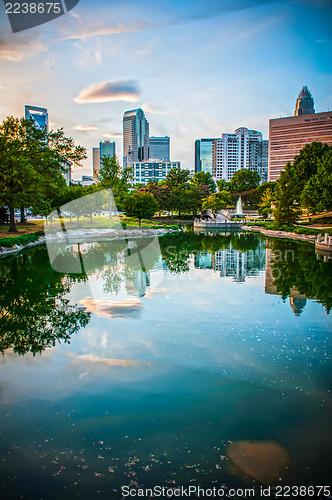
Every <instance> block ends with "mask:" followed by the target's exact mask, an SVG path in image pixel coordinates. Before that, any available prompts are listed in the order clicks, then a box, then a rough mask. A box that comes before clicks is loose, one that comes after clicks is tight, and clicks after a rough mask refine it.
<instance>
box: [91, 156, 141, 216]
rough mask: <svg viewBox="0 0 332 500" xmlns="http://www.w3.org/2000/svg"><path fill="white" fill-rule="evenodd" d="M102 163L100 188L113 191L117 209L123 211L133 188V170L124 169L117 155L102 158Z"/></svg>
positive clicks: (129, 168)
mask: <svg viewBox="0 0 332 500" xmlns="http://www.w3.org/2000/svg"><path fill="white" fill-rule="evenodd" d="M100 163H101V167H100V171H99V182H98V188H99V189H111V190H112V194H113V197H114V200H115V202H116V205H117V207H118V208H119V209H122V208H123V204H124V201H125V198H126V196H127V194H128V192H129V189H130V187H131V182H132V178H133V168H132V167H127V168H124V169H122V168H121V166H120V164H119V161H118V159H117V157H116V156H115V155H114V156H112V157H111V156H102V158H101V161H100ZM113 208H114V207H113ZM111 209H112V207H111ZM110 217H111V213H110Z"/></svg>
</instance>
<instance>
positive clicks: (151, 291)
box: [144, 288, 167, 299]
mask: <svg viewBox="0 0 332 500" xmlns="http://www.w3.org/2000/svg"><path fill="white" fill-rule="evenodd" d="M166 292H167V288H148V289H147V291H146V293H145V296H144V297H145V298H146V299H153V297H154V296H155V295H164V294H165V293H166Z"/></svg>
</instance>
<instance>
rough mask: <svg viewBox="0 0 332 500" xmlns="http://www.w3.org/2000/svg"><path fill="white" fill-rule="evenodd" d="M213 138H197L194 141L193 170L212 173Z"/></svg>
mask: <svg viewBox="0 0 332 500" xmlns="http://www.w3.org/2000/svg"><path fill="white" fill-rule="evenodd" d="M214 141H215V139H197V141H195V172H201V171H203V172H209V173H210V174H212V151H213V142H214Z"/></svg>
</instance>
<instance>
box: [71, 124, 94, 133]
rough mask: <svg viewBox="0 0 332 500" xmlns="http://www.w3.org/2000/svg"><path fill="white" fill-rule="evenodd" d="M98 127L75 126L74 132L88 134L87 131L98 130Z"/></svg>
mask: <svg viewBox="0 0 332 500" xmlns="http://www.w3.org/2000/svg"><path fill="white" fill-rule="evenodd" d="M98 128H99V127H97V126H96V125H75V127H73V129H74V130H79V131H81V132H88V131H89V130H98Z"/></svg>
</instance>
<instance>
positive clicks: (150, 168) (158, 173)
mask: <svg viewBox="0 0 332 500" xmlns="http://www.w3.org/2000/svg"><path fill="white" fill-rule="evenodd" d="M132 166H133V167H134V183H136V184H137V183H139V184H143V185H146V184H148V183H149V182H150V181H155V182H159V181H164V180H165V179H166V177H167V174H168V173H169V171H170V170H171V169H172V168H176V167H178V168H180V162H179V161H172V162H167V161H164V162H154V161H146V162H143V161H136V162H134V163H133V164H132Z"/></svg>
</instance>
